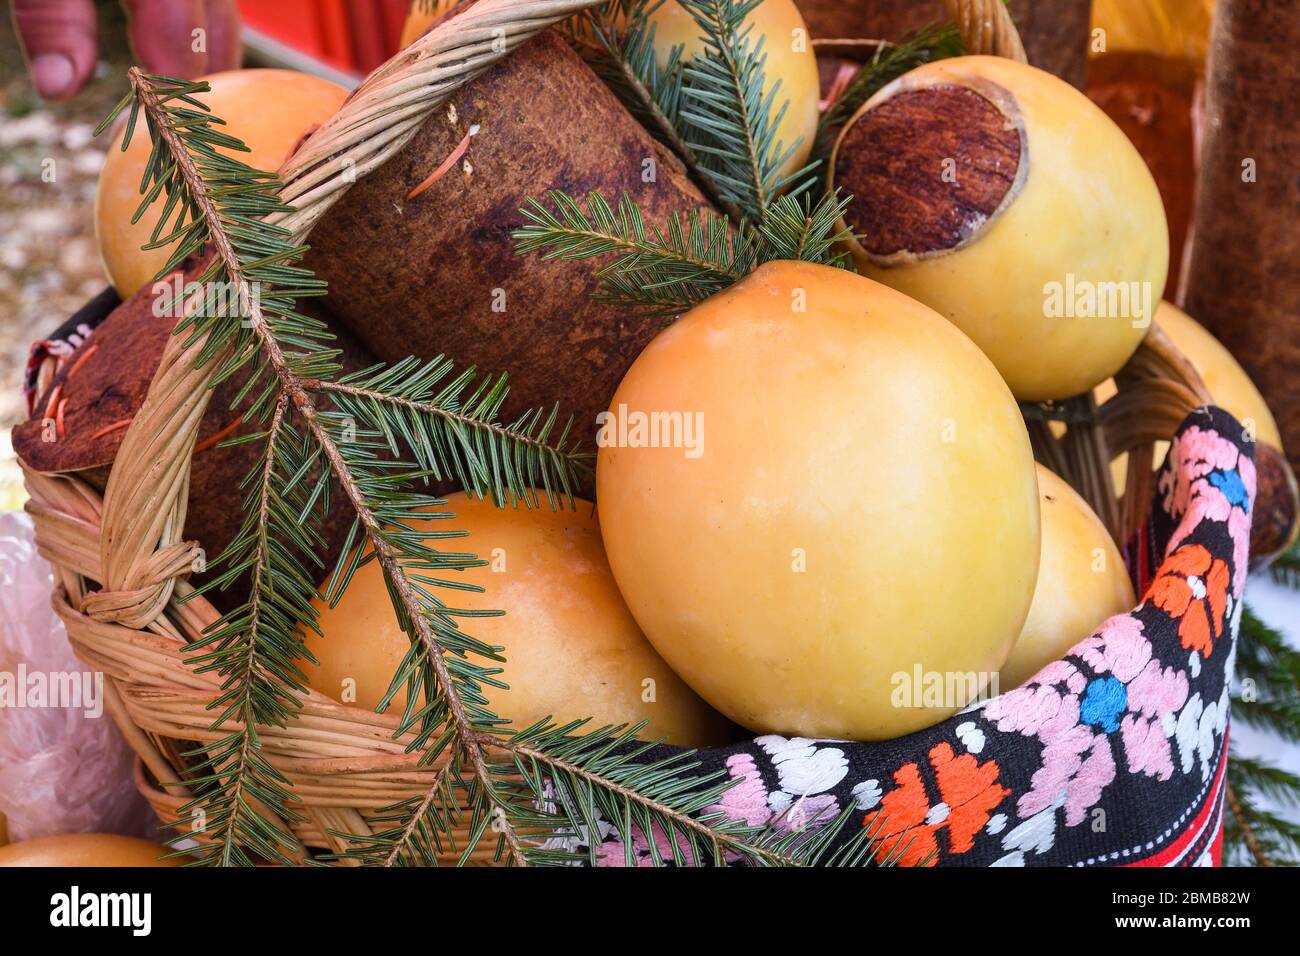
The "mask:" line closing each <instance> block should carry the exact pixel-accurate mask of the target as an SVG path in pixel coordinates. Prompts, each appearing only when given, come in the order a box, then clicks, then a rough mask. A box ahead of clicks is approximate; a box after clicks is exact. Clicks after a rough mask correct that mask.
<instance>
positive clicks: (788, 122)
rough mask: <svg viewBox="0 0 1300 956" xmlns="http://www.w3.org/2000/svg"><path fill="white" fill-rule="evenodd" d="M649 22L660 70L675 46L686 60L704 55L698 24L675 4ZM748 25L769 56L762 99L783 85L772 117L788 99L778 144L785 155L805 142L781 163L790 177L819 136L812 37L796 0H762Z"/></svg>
mask: <svg viewBox="0 0 1300 956" xmlns="http://www.w3.org/2000/svg"><path fill="white" fill-rule="evenodd" d="M649 21H650V23H651V24H652V25H653V26H654V31H655V42H654V46H655V53H656V57H657V59H658V61H659V65H660V67H663V66H665V65H666V64H667V62H668V58H669V56H670V55H671V54H672V50H673V47H675V46H678V45H681V46H683V50H682V59H683V60H685V61H689V60H690V59H691V58H692V57H695V56H699V55H700V54H702V53H703V52H704V50H705V45H704V40H703V37H702V36H701V30H700V26H699V24H698V23H696V22H695V18H694V17H692V16H691V15H690V13H688V12H687V11H686V10H685V9H684V8H683V7H682V5H681V4H679V3H677V2H676V0H665V2H664V3H663V5H662V6H660V7H659V8H658V9H657V10H655V11H653V12H652V13H651V14H650V15H649ZM745 23H746V25H747V26H749V27H750V32H749V42H750V44H751V45H752V44H757V43H758V41H759V38H760V37H761V38H763V52H764V53H765V54H766V56H767V61H766V63H765V65H764V73H765V74H766V79H765V82H764V84H763V94H764V96H767V95H768V94H769V93H771V92H772V88H773V87H774V86H775V85H776V84H777V83H778V82H779V83H780V84H781V85H780V88H779V89H778V90H777V93H776V97H775V98H774V99H773V101H772V115H773V117H775V116H776V114H777V113H778V112H780V110H781V105H782V104H783V103H786V102H787V101H788V105H787V106H786V108H785V115H784V116H782V117H781V122H780V123H778V124H777V132H776V140H777V142H779V143H780V144H781V149H782V151H783V152H784V151H785V150H788V149H789V148H790V147H791V146H794V144H795V142H796V140H801V142H800V143H799V145H798V146H797V147H796V149H795V152H794V153H793V154H792V155H791V156H790V158H789V159H788V160H786V162H785V163H783V164H782V165H781V175H783V176H784V175H789V174H791V173H794V172H796V171H797V170H799V169H800V167H802V166H803V165H804V163H806V162H808V156H809V154H810V153H811V152H812V148H813V140H814V138H815V137H816V135H817V119H818V111H817V107H818V99H819V97H820V92H819V80H818V76H817V56H816V54H814V53H813V48H812V34H811V33H809V32H808V27H807V25H806V24H805V23H804V20H803V15H802V14H801V13H800V12H799V8H798V7H796V6H795V4H794V0H763V2H762V3H760V4H759V5H758V6H757V7H756V8H755V9H754V10H753V12H751V13H750V15H749V17H748V18H747V19H746V21H745Z"/></svg>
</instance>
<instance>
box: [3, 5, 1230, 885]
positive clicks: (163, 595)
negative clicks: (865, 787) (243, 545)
mask: <svg viewBox="0 0 1300 956" xmlns="http://www.w3.org/2000/svg"><path fill="white" fill-rule="evenodd" d="M598 2H599V0H479V2H478V3H477V4H475V5H473V6H472V7H470V8H468V9H467V10H466V11H465V12H464V13H462V14H460V15H459V16H457V17H454V18H452V19H450V20H447V21H445V22H443V23H442V24H441V25H439V26H438V27H436V28H435V29H434V30H433V31H432V32H430V33H428V34H426V35H425V36H424V37H422V38H421V39H420V40H418V41H417V42H416V43H415V44H413V45H412V46H411V47H409V48H408V49H406V50H404V51H402V52H401V53H400V54H398V55H397V56H396V57H394V58H393V59H392V60H390V61H389V62H388V63H386V64H385V65H383V66H382V67H380V68H379V69H377V70H376V71H375V72H374V73H373V74H371V76H370V77H369V78H368V79H367V80H366V81H365V83H364V84H363V85H362V86H361V87H360V88H359V89H358V90H357V91H356V93H354V94H353V96H352V97H351V98H350V99H349V100H348V102H347V103H346V104H345V105H344V107H343V108H342V110H341V111H340V113H339V114H338V115H337V116H336V117H334V118H333V119H332V120H331V121H330V122H329V123H328V124H326V125H325V126H324V127H323V128H322V129H320V130H319V131H317V132H316V133H315V134H314V135H313V136H312V137H311V138H310V139H309V140H308V141H307V142H306V143H305V144H304V146H303V147H302V148H301V149H300V150H299V151H298V152H297V153H296V154H295V155H294V156H293V157H292V158H291V159H290V160H289V161H288V162H287V164H286V166H285V168H283V169H282V170H281V175H282V178H283V179H284V181H285V184H286V185H285V189H284V196H285V199H286V201H287V202H288V203H290V204H291V205H292V206H294V207H295V208H294V211H293V212H291V213H289V214H286V215H284V216H282V217H281V220H280V224H281V225H282V226H284V227H286V228H288V229H289V230H291V231H292V233H293V234H294V235H295V237H296V238H297V239H298V240H301V239H302V238H303V237H305V236H306V234H307V233H308V232H309V231H310V229H311V227H312V225H313V224H314V223H315V222H316V221H317V220H318V219H319V218H320V216H321V215H322V214H323V212H324V211H325V210H326V209H327V208H328V207H329V206H330V205H331V204H332V203H333V202H334V201H335V200H336V199H337V198H338V197H339V196H341V195H342V193H343V192H344V191H345V190H346V189H347V188H348V186H349V184H350V183H351V182H352V181H353V180H354V178H355V176H356V175H365V174H366V173H368V172H369V171H370V170H372V169H374V168H376V167H378V166H379V165H381V164H382V163H384V162H385V161H386V160H387V159H388V158H389V157H391V156H393V155H394V154H395V153H397V152H398V151H399V150H400V149H401V148H402V146H403V145H404V144H405V143H406V142H407V140H409V138H410V137H411V136H412V135H413V134H414V132H415V130H416V129H417V128H418V127H419V126H420V125H421V124H422V123H423V121H424V120H425V119H426V118H427V117H428V116H429V115H430V114H431V112H432V111H433V110H434V109H435V108H437V107H438V106H439V105H440V104H441V103H442V102H443V101H444V100H445V99H446V98H447V96H449V95H450V94H451V93H452V92H454V91H455V90H456V89H458V88H460V87H461V86H463V85H465V84H466V83H468V82H469V81H470V80H472V79H473V78H474V77H475V76H477V75H478V74H479V73H481V72H482V71H483V70H485V69H486V68H488V67H489V66H491V65H492V64H493V63H495V62H496V61H498V60H500V59H501V58H502V57H504V56H506V55H508V54H509V52H510V51H511V50H513V49H514V48H515V47H517V46H519V45H520V44H522V43H523V42H525V41H526V40H528V39H529V38H530V37H532V36H533V35H535V34H537V33H538V32H540V31H542V30H544V29H546V28H548V27H550V26H551V25H552V24H554V23H556V22H558V21H560V20H562V19H563V18H565V17H567V16H569V15H571V14H573V13H575V12H576V11H579V10H581V9H584V8H587V7H591V6H595V5H597V3H598ZM949 6H950V9H951V10H952V12H953V15H954V18H955V19H956V21H957V22H958V24H959V26H960V28H961V31H962V34H963V36H964V38H965V40H966V43H967V46H968V49H971V50H975V51H981V52H987V53H997V54H1001V55H1006V56H1013V57H1016V58H1018V59H1021V60H1023V59H1024V51H1023V49H1022V47H1021V46H1020V41H1019V38H1018V36H1017V35H1016V33H1015V29H1014V27H1013V26H1012V25H1011V22H1010V19H1009V18H1008V16H1007V14H1006V11H1005V9H1004V7H1003V5H1002V4H1001V2H1000V0H960V2H959V0H950V2H949ZM863 48H865V49H870V45H869V44H868V45H865V46H864V45H859V49H863ZM354 174H355V175H354ZM181 342H182V339H181V337H173V339H172V340H171V341H170V342H169V344H168V346H167V349H166V351H165V353H164V355H163V358H162V361H161V363H160V365H159V369H158V372H157V374H156V375H155V377H154V379H153V382H152V385H151V388H150V391H149V394H148V396H147V398H146V400H145V403H144V405H143V407H142V408H141V409H140V412H139V414H138V415H137V416H136V418H135V420H134V423H133V424H132V425H131V426H130V428H129V430H128V432H127V435H126V437H125V439H124V441H123V443H122V446H121V449H120V451H119V453H118V457H117V459H116V461H115V463H114V467H113V471H112V475H111V477H110V479H109V482H108V486H107V489H106V491H105V494H104V496H103V499H102V500H101V498H100V496H99V495H98V494H97V493H96V492H95V491H94V490H93V489H92V488H91V487H90V486H89V485H87V484H85V483H84V482H82V481H80V480H78V479H77V478H74V477H69V476H59V475H44V474H38V473H34V472H31V471H28V472H27V474H26V480H27V487H28V490H29V493H30V495H31V500H30V501H29V503H28V505H27V510H28V512H29V513H30V514H31V515H32V517H33V519H34V521H35V525H36V533H37V541H38V544H39V547H40V550H41V553H42V554H43V555H44V556H45V557H46V558H47V559H48V560H49V561H50V563H51V564H52V565H53V567H54V575H55V582H56V585H55V591H54V597H53V601H54V606H55V608H56V610H57V612H58V614H59V616H60V617H61V618H62V619H63V621H64V623H65V624H66V625H67V630H68V634H69V637H70V639H71V641H72V645H73V647H74V648H75V650H76V653H77V654H78V656H79V657H80V658H81V660H82V661H83V662H84V663H85V664H86V665H87V666H88V667H91V668H94V669H95V670H97V671H102V672H103V673H104V674H105V676H106V678H107V679H106V682H105V699H106V706H107V709H108V711H109V713H110V714H111V715H112V717H113V719H114V721H115V722H116V723H117V725H118V726H119V727H120V729H121V731H122V733H123V734H124V735H125V737H126V739H127V740H128V741H129V743H130V744H131V746H132V747H133V748H134V750H135V751H136V753H137V755H138V757H139V759H138V762H137V765H136V773H135V782H136V785H137V786H138V788H139V790H140V791H141V793H143V794H144V796H145V797H146V798H147V799H148V800H149V802H150V804H151V805H152V806H153V808H154V810H155V811H156V812H157V814H158V816H159V817H160V818H161V819H162V820H163V821H165V822H167V823H177V822H178V812H179V810H180V808H181V807H182V806H183V805H184V804H185V803H186V802H187V801H189V800H190V799H191V793H190V791H189V789H188V788H187V787H186V785H185V777H186V772H187V771H186V760H185V759H184V758H183V757H182V756H181V755H182V753H184V752H187V751H192V750H194V749H195V747H196V745H197V744H206V743H211V742H214V741H216V740H219V739H221V738H222V737H223V736H225V735H227V734H228V733H230V732H231V731H232V730H234V729H235V728H234V727H233V726H227V727H224V728H220V729H215V730H214V729H213V728H212V727H211V720H212V712H211V711H210V710H209V709H208V705H209V704H210V703H211V702H212V701H213V700H214V699H215V698H216V697H217V695H218V694H219V679H218V678H216V677H214V676H212V675H209V674H196V673H195V670H194V668H193V667H191V666H189V665H187V664H186V663H185V657H186V646H187V644H188V643H189V642H190V641H193V640H195V639H196V638H197V637H198V636H199V635H200V634H201V633H202V632H203V631H204V629H205V628H206V627H208V626H209V625H211V624H212V623H213V622H214V621H216V620H217V619H218V617H219V614H218V612H217V611H216V610H215V609H214V608H213V607H212V606H211V605H210V604H209V603H208V602H207V601H206V600H203V599H202V598H196V599H193V600H186V601H184V602H183V603H182V599H184V598H187V597H188V596H190V595H192V593H193V588H192V587H191V586H190V585H189V584H188V582H187V576H188V574H189V573H190V571H191V567H192V563H193V560H194V556H195V551H196V547H197V546H196V545H195V543H194V542H187V541H184V540H182V538H181V530H182V528H183V527H184V524H185V511H186V501H187V496H188V480H189V470H190V467H191V456H192V452H193V449H194V445H195V436H196V431H197V427H198V423H199V421H200V419H201V418H202V415H203V411H204V409H205V407H206V403H207V401H208V393H209V389H208V380H209V378H210V377H211V375H212V372H213V369H214V367H215V366H216V365H217V364H218V363H215V362H213V363H210V364H208V365H206V366H205V367H203V368H197V367H195V365H194V359H195V355H196V353H197V352H198V351H199V349H198V347H197V346H195V347H192V348H190V349H188V350H185V349H183V348H181ZM1117 384H1118V387H1119V391H1118V394H1117V395H1116V396H1115V397H1114V398H1112V399H1111V400H1110V401H1108V402H1106V403H1105V405H1103V406H1102V407H1101V408H1097V407H1096V406H1095V405H1092V404H1091V403H1090V402H1089V403H1088V404H1087V406H1086V407H1082V406H1081V407H1080V408H1077V409H1073V410H1072V416H1071V420H1070V421H1069V424H1068V427H1067V428H1066V429H1065V430H1064V433H1063V434H1059V435H1058V434H1057V432H1059V431H1060V429H1059V428H1058V429H1056V430H1053V429H1052V428H1050V427H1049V424H1048V422H1046V421H1033V420H1031V422H1030V431H1031V435H1032V437H1033V439H1034V445H1035V449H1036V453H1037V454H1038V456H1039V457H1040V458H1041V460H1042V461H1043V462H1044V463H1045V464H1046V465H1048V466H1049V467H1051V468H1052V469H1053V470H1055V471H1057V472H1058V473H1060V474H1061V475H1062V476H1063V477H1065V478H1066V479H1067V480H1069V481H1070V482H1071V483H1072V484H1073V485H1074V486H1075V487H1076V488H1078V489H1079V490H1080V491H1081V492H1082V493H1083V494H1084V496H1085V497H1086V498H1087V499H1088V501H1089V502H1090V503H1091V504H1092V505H1093V507H1094V508H1095V509H1096V510H1097V512H1098V513H1099V514H1100V515H1101V516H1102V518H1103V520H1104V521H1105V522H1106V524H1107V525H1108V527H1109V528H1110V529H1111V530H1112V532H1113V533H1114V535H1115V537H1116V539H1117V540H1119V541H1120V542H1123V541H1124V540H1125V539H1126V538H1127V537H1128V536H1129V535H1130V534H1131V533H1132V532H1133V530H1134V529H1135V528H1136V527H1137V526H1138V524H1139V523H1140V522H1141V521H1142V520H1143V519H1144V517H1145V510H1146V508H1148V507H1149V503H1150V501H1151V461H1152V454H1153V452H1152V449H1153V445H1154V443H1155V442H1157V441H1158V440H1161V439H1167V438H1168V437H1169V436H1170V435H1171V434H1172V433H1173V431H1174V429H1175V427H1176V426H1177V424H1178V423H1179V422H1180V421H1181V420H1182V418H1183V417H1184V415H1185V414H1186V413H1187V412H1188V411H1189V410H1191V409H1192V408H1194V407H1197V406H1199V405H1202V404H1205V403H1206V402H1207V400H1208V396H1207V394H1206V392H1205V388H1204V386H1203V385H1202V384H1201V382H1200V380H1199V378H1198V376H1197V374H1196V372H1195V370H1194V369H1192V367H1191V366H1190V364H1189V363H1188V362H1187V361H1185V360H1184V359H1182V358H1181V356H1179V354H1178V353H1177V351H1176V350H1175V349H1174V348H1173V346H1172V344H1171V343H1170V341H1169V340H1168V338H1167V337H1166V336H1165V335H1164V334H1162V333H1161V332H1160V330H1159V329H1158V328H1154V327H1153V328H1152V329H1151V331H1150V334H1149V335H1148V336H1147V338H1146V340H1145V342H1144V343H1143V345H1142V346H1141V347H1140V348H1139V350H1138V352H1137V354H1136V355H1135V356H1134V357H1133V359H1132V360H1131V361H1130V362H1129V364H1128V366H1127V367H1126V368H1125V369H1124V370H1123V371H1122V372H1121V374H1120V375H1119V376H1118V377H1117ZM1122 452H1127V453H1128V454H1129V482H1128V490H1127V493H1126V494H1125V496H1124V497H1123V498H1122V499H1117V498H1116V496H1115V494H1114V491H1113V488H1112V484H1111V480H1110V471H1109V463H1110V460H1111V457H1112V456H1113V455H1118V454H1120V453H1122ZM398 724H399V718H398V717H397V716H396V715H387V714H375V713H372V712H370V711H367V710H364V709H360V708H357V707H353V706H346V705H343V704H339V703H336V702H335V701H333V700H331V699H329V698H326V697H324V696H322V695H321V694H318V693H315V692H310V691H309V692H307V693H306V695H305V697H304V699H303V702H302V710H301V712H300V713H299V715H298V716H297V718H296V719H295V720H293V721H292V722H291V723H290V724H289V725H288V726H287V727H283V728H280V727H263V728H260V729H259V733H260V737H261V741H262V746H263V752H264V756H265V757H266V758H267V759H268V760H269V761H270V763H271V764H273V765H274V766H275V767H276V768H277V769H278V770H279V771H281V772H282V773H283V774H284V775H285V777H286V778H287V779H288V781H289V782H290V785H291V787H292V789H293V791H294V792H295V793H296V795H297V796H298V797H299V798H300V799H301V806H300V807H299V809H300V812H301V813H302V815H303V817H304V818H305V819H304V820H303V821H302V822H297V823H294V824H293V825H292V826H289V825H287V824H283V823H282V826H283V828H284V829H285V830H287V831H291V832H292V835H293V836H294V837H295V838H296V841H297V844H298V856H299V857H300V858H306V857H307V856H309V855H310V853H311V851H312V850H340V849H343V848H344V847H343V846H341V845H340V844H341V843H342V842H345V841H341V840H340V839H339V838H338V837H336V836H333V835H332V831H333V832H341V833H351V834H362V835H364V834H369V833H370V832H371V830H370V822H371V819H372V817H373V815H374V813H375V811H376V810H378V809H379V808H381V807H385V806H388V805H391V804H393V803H396V802H398V801H401V800H405V799H409V798H411V797H414V796H417V795H421V794H423V793H424V792H426V790H427V789H428V787H429V785H430V783H431V781H432V780H433V778H434V775H435V774H436V773H437V772H438V767H437V766H424V767H421V766H418V765H417V760H418V758H417V755H415V754H409V753H407V752H406V747H407V744H408V743H409V742H410V735H409V734H408V735H407V736H397V729H398ZM272 819H274V818H273V817H272ZM464 836H465V833H464V832H463V831H462V832H460V833H457V834H455V837H456V838H457V839H458V840H463V838H464ZM194 838H195V839H197V840H202V839H203V834H202V833H201V832H196V833H194ZM494 842H495V841H483V843H482V844H480V847H479V850H478V852H476V853H475V854H474V856H473V858H472V859H471V860H470V862H472V863H489V862H491V858H492V856H493V853H494V847H493V846H490V845H489V844H492V843H494ZM457 855H458V854H457V853H455V852H453V851H451V850H450V849H449V850H448V852H447V854H446V858H447V859H449V860H451V859H455V858H456V856H457Z"/></svg>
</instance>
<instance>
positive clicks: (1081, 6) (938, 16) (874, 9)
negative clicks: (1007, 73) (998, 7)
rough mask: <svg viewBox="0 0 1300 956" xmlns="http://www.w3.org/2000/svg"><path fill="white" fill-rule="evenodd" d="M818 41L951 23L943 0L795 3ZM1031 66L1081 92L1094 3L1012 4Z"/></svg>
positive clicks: (1016, 0) (1021, 0) (892, 34)
mask: <svg viewBox="0 0 1300 956" xmlns="http://www.w3.org/2000/svg"><path fill="white" fill-rule="evenodd" d="M795 2H796V3H797V4H798V6H799V9H800V10H801V11H802V12H803V16H804V20H806V21H807V22H808V29H809V30H811V31H812V35H813V36H814V37H833V38H837V39H838V38H847V37H873V38H876V39H882V40H898V39H901V38H902V37H903V36H905V35H906V34H908V33H912V32H914V31H916V30H919V29H921V28H922V27H924V26H927V25H928V24H932V23H944V22H946V21H947V19H948V10H947V7H946V6H945V5H944V4H943V2H942V0H795ZM1008 8H1009V9H1010V11H1011V19H1012V20H1013V21H1014V22H1015V24H1016V29H1017V30H1018V31H1019V32H1020V39H1021V41H1022V42H1023V43H1024V45H1025V53H1026V55H1027V56H1028V57H1029V62H1030V63H1032V64H1033V65H1034V66H1036V67H1039V68H1040V69H1044V70H1047V71H1048V72H1049V73H1055V74H1056V75H1057V76H1059V77H1061V78H1062V79H1064V80H1066V81H1068V82H1070V83H1072V84H1074V85H1075V86H1077V87H1078V88H1079V89H1083V85H1084V82H1085V80H1086V79H1087V75H1088V20H1089V15H1090V13H1091V12H1092V0H1011V2H1010V3H1009V4H1008Z"/></svg>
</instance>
